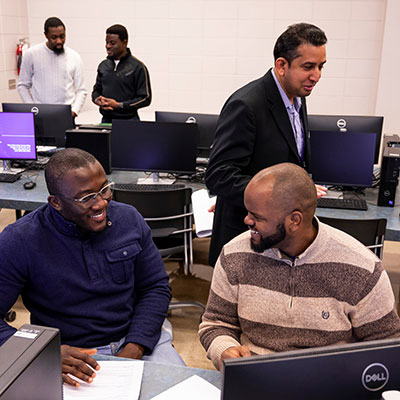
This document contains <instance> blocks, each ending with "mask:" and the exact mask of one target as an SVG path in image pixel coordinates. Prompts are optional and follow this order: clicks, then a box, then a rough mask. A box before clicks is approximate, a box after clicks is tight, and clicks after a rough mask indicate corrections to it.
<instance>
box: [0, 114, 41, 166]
mask: <svg viewBox="0 0 400 400" xmlns="http://www.w3.org/2000/svg"><path fill="white" fill-rule="evenodd" d="M0 159H1V160H36V143H35V126H34V122H33V114H32V113H8V112H2V113H0Z"/></svg>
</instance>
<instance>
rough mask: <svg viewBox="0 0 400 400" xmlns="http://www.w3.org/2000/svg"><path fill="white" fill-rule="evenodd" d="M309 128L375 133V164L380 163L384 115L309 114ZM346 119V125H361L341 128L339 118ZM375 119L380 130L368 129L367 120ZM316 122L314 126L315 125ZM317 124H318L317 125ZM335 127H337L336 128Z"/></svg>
mask: <svg viewBox="0 0 400 400" xmlns="http://www.w3.org/2000/svg"><path fill="white" fill-rule="evenodd" d="M307 119H308V130H309V131H335V130H337V131H338V132H365V133H375V134H376V141H375V156H374V164H378V163H379V158H380V153H381V141H382V129H383V122H384V117H383V116H379V115H346V114H341V115H339V114H337V115H333V114H332V115H329V114H308V117H307ZM341 119H342V120H345V121H346V126H347V125H348V124H350V125H353V124H356V123H357V124H361V125H360V126H356V128H353V127H350V128H347V127H346V128H342V129H346V130H345V131H343V130H341V128H340V127H339V126H338V121H339V120H341ZM370 121H374V122H375V124H376V125H377V126H379V129H378V132H375V130H370V129H366V126H368V125H369V124H366V122H370ZM313 124H314V127H313ZM315 125H316V126H315ZM334 128H335V129H334Z"/></svg>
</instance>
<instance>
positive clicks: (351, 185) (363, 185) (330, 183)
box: [309, 130, 374, 188]
mask: <svg viewBox="0 0 400 400" xmlns="http://www.w3.org/2000/svg"><path fill="white" fill-rule="evenodd" d="M309 132H310V147H312V135H313V133H314V134H315V133H316V134H333V135H365V134H368V135H374V133H372V132H355V131H347V132H341V131H328V130H325V131H321V130H317V131H311V130H310V131H309ZM313 153H314V152H313V151H312V150H311V160H310V166H309V172H310V174H311V177H312V179H313V181H314V182H315V183H316V184H321V185H326V186H339V187H344V188H369V187H372V186H373V173H374V160H372V164H371V165H370V168H371V170H370V172H371V174H370V178H369V181H368V183H365V182H363V183H360V182H343V181H339V180H338V181H327V180H320V179H316V178H315V174H314V172H313V170H314V168H313Z"/></svg>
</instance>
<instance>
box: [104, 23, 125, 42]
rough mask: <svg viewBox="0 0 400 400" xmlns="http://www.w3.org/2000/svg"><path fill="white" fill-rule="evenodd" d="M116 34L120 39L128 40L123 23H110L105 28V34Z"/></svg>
mask: <svg viewBox="0 0 400 400" xmlns="http://www.w3.org/2000/svg"><path fill="white" fill-rule="evenodd" d="M108 33H109V34H111V35H118V36H119V39H120V40H121V41H124V40H128V31H127V30H126V28H125V27H124V26H123V25H119V24H116V25H112V26H110V27H109V28H108V29H107V30H106V34H108Z"/></svg>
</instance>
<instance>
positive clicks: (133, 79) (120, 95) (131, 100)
mask: <svg viewBox="0 0 400 400" xmlns="http://www.w3.org/2000/svg"><path fill="white" fill-rule="evenodd" d="M99 96H104V97H108V98H111V99H114V100H116V101H118V102H120V103H122V108H117V109H115V110H112V111H106V110H103V109H101V108H100V113H101V114H103V115H104V117H106V118H110V119H112V118H116V119H129V118H133V117H137V118H139V117H138V113H137V110H138V109H139V108H141V107H146V106H148V105H149V104H150V103H151V86H150V76H149V72H148V71H147V68H146V66H145V65H144V64H143V63H142V62H141V61H140V60H138V59H137V58H135V57H134V56H132V53H131V51H130V50H129V48H128V49H127V54H126V56H125V57H122V58H121V60H120V62H119V63H118V65H117V66H116V65H115V61H114V60H113V59H112V58H110V57H107V58H106V59H105V60H104V61H102V62H101V63H100V64H99V66H98V68H97V78H96V83H95V85H94V86H93V92H92V100H93V102H94V101H95V100H96V99H97V97H99Z"/></svg>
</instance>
